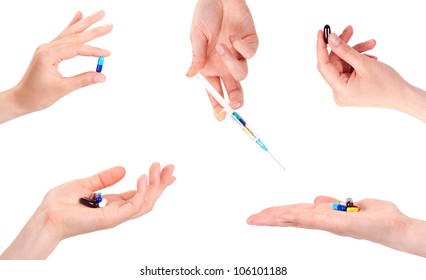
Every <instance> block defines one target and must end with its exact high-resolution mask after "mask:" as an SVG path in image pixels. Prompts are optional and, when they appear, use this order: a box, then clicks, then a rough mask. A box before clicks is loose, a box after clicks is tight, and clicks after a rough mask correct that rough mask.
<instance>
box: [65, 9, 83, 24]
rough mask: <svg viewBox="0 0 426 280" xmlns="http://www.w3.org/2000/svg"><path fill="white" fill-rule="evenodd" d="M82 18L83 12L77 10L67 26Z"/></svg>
mask: <svg viewBox="0 0 426 280" xmlns="http://www.w3.org/2000/svg"><path fill="white" fill-rule="evenodd" d="M82 18H83V14H82V13H81V12H80V11H78V12H77V13H75V15H74V18H73V19H72V20H71V22H70V23H69V24H68V26H67V27H69V26H71V25H73V24H75V23H76V22H79V21H80V20H81V19H82Z"/></svg>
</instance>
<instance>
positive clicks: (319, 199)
mask: <svg viewBox="0 0 426 280" xmlns="http://www.w3.org/2000/svg"><path fill="white" fill-rule="evenodd" d="M339 201H340V200H338V199H336V198H334V197H330V196H323V195H320V196H317V197H316V198H315V200H314V204H320V203H334V202H339Z"/></svg>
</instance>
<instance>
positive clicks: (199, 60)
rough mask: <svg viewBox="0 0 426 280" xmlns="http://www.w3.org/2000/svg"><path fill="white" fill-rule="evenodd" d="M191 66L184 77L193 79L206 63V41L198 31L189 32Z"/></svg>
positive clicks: (204, 36)
mask: <svg viewBox="0 0 426 280" xmlns="http://www.w3.org/2000/svg"><path fill="white" fill-rule="evenodd" d="M191 45H192V64H191V66H190V67H189V69H188V72H187V73H186V76H188V77H193V76H194V75H195V74H197V73H198V72H200V71H201V70H202V69H203V68H204V66H205V65H206V62H207V46H208V40H207V37H206V35H204V33H203V32H201V31H200V30H191Z"/></svg>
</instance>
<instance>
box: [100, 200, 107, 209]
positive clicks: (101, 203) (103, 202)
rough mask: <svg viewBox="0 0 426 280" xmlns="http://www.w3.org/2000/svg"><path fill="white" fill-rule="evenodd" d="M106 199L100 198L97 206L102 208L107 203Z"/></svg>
mask: <svg viewBox="0 0 426 280" xmlns="http://www.w3.org/2000/svg"><path fill="white" fill-rule="evenodd" d="M107 202H108V200H106V198H104V199H102V201H101V202H99V207H100V208H104V207H105V206H106V205H107Z"/></svg>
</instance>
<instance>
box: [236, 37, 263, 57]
mask: <svg viewBox="0 0 426 280" xmlns="http://www.w3.org/2000/svg"><path fill="white" fill-rule="evenodd" d="M229 41H230V42H231V44H232V47H233V48H234V49H235V50H236V51H237V52H238V53H240V54H241V55H242V56H243V57H244V58H245V59H249V58H252V57H253V56H254V55H255V54H256V51H257V48H258V47H259V38H258V37H257V35H256V34H255V35H250V36H247V37H245V38H243V39H236V38H235V36H230V37H229Z"/></svg>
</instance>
